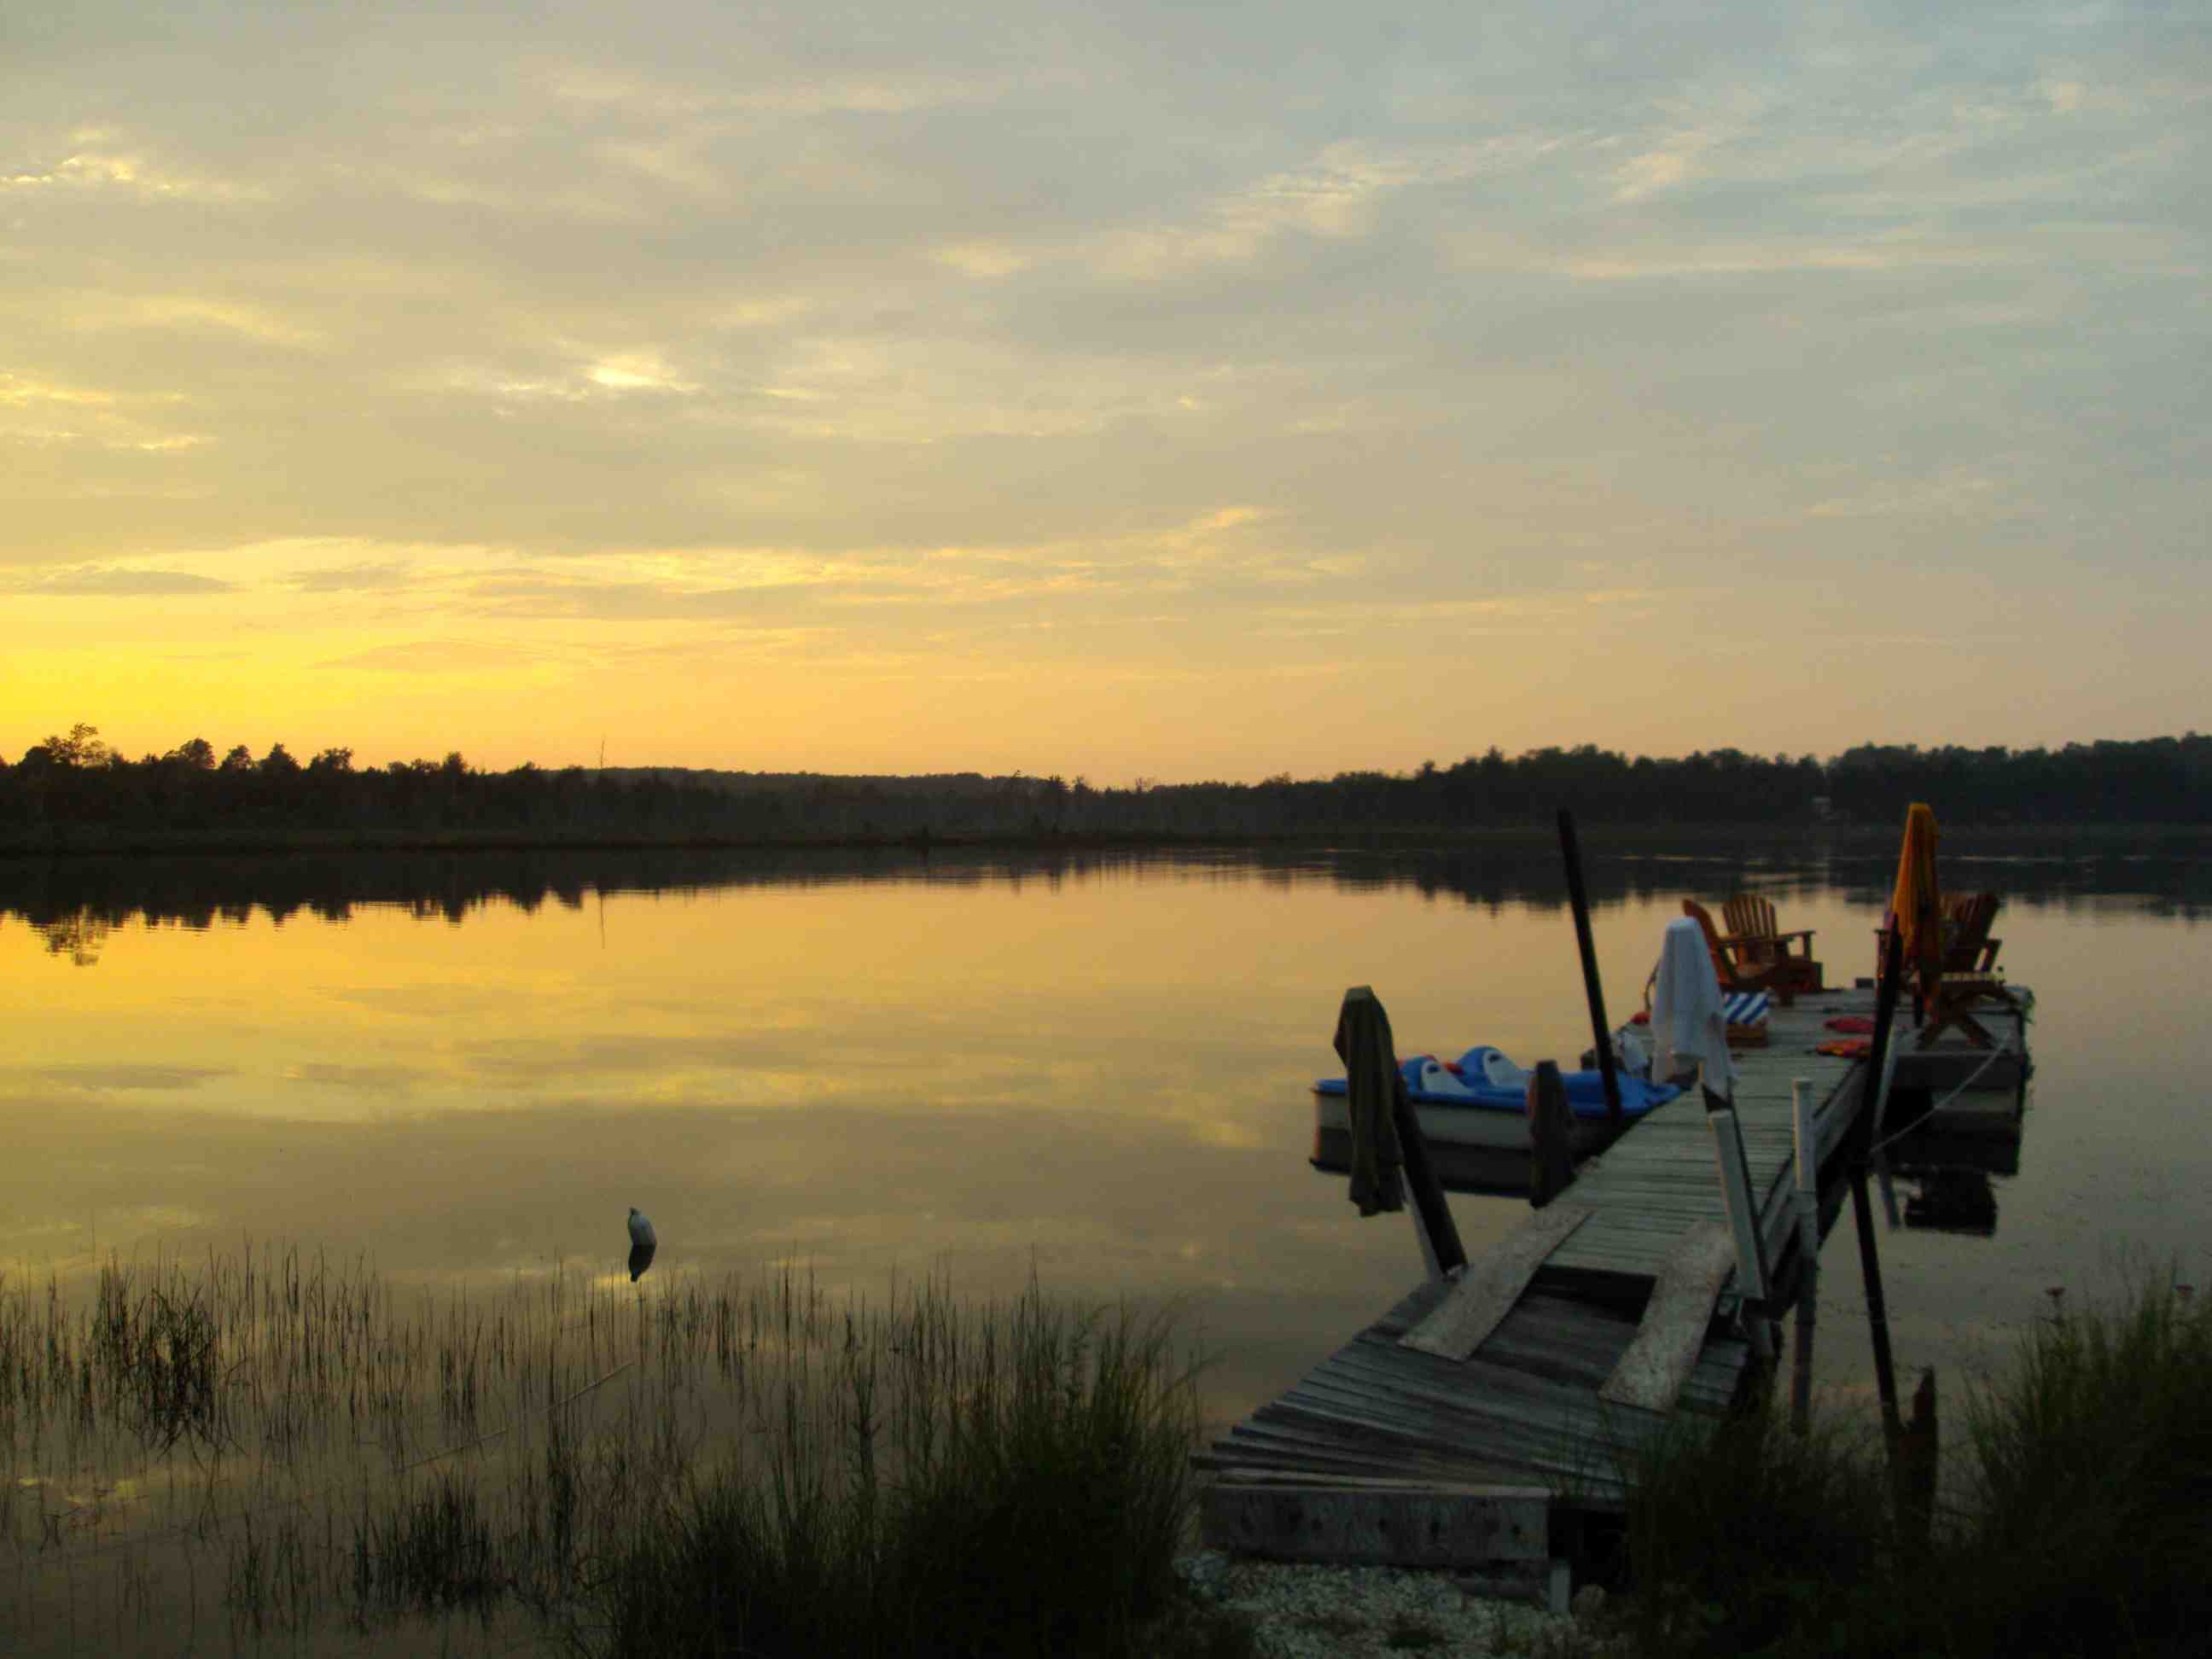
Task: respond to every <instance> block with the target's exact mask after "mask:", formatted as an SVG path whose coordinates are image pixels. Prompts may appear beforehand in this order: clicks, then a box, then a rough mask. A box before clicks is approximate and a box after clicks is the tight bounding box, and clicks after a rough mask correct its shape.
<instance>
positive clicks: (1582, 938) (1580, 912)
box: [1559, 806, 1620, 1133]
mask: <svg viewBox="0 0 2212 1659" xmlns="http://www.w3.org/2000/svg"><path fill="white" fill-rule="evenodd" d="M1559 853H1560V855H1561V856H1562V857H1563V858H1565V860H1566V865H1567V902H1568V903H1570V904H1571V905H1572V906H1573V907H1574V912H1575V943H1576V945H1578V946H1579V947H1580V948H1581V950H1582V953H1583V991H1584V993H1585V994H1587V995H1588V996H1589V1015H1590V1034H1591V1036H1593V1037H1594V1038H1595V1041H1596V1044H1597V1069H1598V1075H1599V1076H1600V1077H1601V1079H1604V1082H1605V1121H1606V1127H1607V1128H1609V1129H1611V1130H1613V1132H1614V1133H1619V1132H1620V1073H1618V1071H1616V1070H1615V1068H1614V1066H1613V1027H1612V1025H1611V1024H1609V1023H1608V1022H1607V1019H1606V1017H1605V987H1603V986H1601V985H1600V984H1599V983H1598V976H1597V945H1596V944H1595V942H1594V941H1593V940H1592V939H1591V938H1590V921H1589V890H1587V889H1586V888H1584V887H1583V851H1582V845H1581V843H1580V842H1577V840H1576V839H1575V815H1574V814H1573V813H1572V812H1570V811H1567V809H1566V808H1565V807H1564V806H1562V807H1561V808H1560V809H1559Z"/></svg>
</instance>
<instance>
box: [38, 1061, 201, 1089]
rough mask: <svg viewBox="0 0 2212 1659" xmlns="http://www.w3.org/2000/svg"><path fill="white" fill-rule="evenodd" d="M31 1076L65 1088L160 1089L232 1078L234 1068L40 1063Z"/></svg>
mask: <svg viewBox="0 0 2212 1659" xmlns="http://www.w3.org/2000/svg"><path fill="white" fill-rule="evenodd" d="M32 1075H33V1076H34V1077H39V1078H43V1079H46V1081H47V1082H49V1083H54V1084H58V1085H61V1086H63V1087H64V1088H67V1089H82V1090H103V1089H114V1090H143V1091H155V1092H161V1091H172V1090H179V1089H197V1088H198V1087H199V1086H200V1085H202V1084H204V1083H206V1082H209V1081H210V1080H211V1079H216V1078H225V1077H234V1076H236V1075H237V1071H236V1068H235V1067H233V1066H131V1065H112V1066H90V1065H88V1066H40V1067H38V1068H36V1069H35V1070H34V1071H33V1073H32Z"/></svg>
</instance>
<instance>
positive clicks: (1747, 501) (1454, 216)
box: [0, 0, 2212, 782]
mask: <svg viewBox="0 0 2212 1659" xmlns="http://www.w3.org/2000/svg"><path fill="white" fill-rule="evenodd" d="M524 10H525V9H523V8H516V7H511V6H507V5H504V4H502V5H498V6H486V7H482V8H480V9H467V8H465V7H460V6H441V7H436V8H419V9H404V10H399V9H394V10H389V11H380V10H378V9H374V8H370V7H366V6H363V7H348V8H331V7H321V6H310V5H302V4H299V3H297V0H285V3H282V4H277V3H271V4H268V5H263V6H252V5H245V4H235V3H222V0H216V3H209V4H204V5H197V6H191V7H185V6H157V5H154V4H151V3H143V0H142V3H137V4H132V5H111V4H106V3H102V0H66V3H52V0H11V3H9V5H8V6H7V8H6V9H5V12H4V15H0V616H4V618H5V622H4V627H5V635H6V641H7V644H6V648H5V651H4V653H0V753H4V755H5V757H7V758H8V759H9V760H13V759H15V758H16V757H19V756H20V754H21V751H22V750H23V749H24V748H25V747H27V746H28V745H29V744H33V743H35V742H37V741H38V740H40V738H43V737H45V736H46V734H47V733H48V732H54V731H65V730H66V729H67V728H68V726H70V723H71V722H73V721H76V720H89V721H92V722H94V723H95V724H97V725H98V726H100V728H101V731H102V733H103V735H104V736H105V737H106V738H108V739H109V740H110V741H111V742H112V743H113V744H115V745H116V746H117V747H118V748H119V749H121V750H124V751H125V752H126V753H128V754H130V755H131V756H134V757H135V756H137V755H138V754H141V753H143V752H145V751H148V750H165V749H168V748H171V747H173V746H175V745H176V744H179V743H181V742H183V741H184V740H185V739H186V738H191V737H193V736H196V735H197V736H204V737H206V738H209V739H210V741H211V742H212V743H214V744H215V745H216V749H217V750H218V751H220V750H223V749H227V748H228V746H229V745H231V744H234V743H241V742H242V743H245V744H248V745H249V746H250V747H251V748H252V750H254V751H255V752H256V753H258V752H260V751H261V750H264V749H265V748H266V747H267V746H268V745H269V744H270V743H271V742H273V741H276V740H278V739H282V740H283V741H284V742H285V743H286V744H288V745H289V747H290V748H291V749H292V750H293V751H294V752H295V754H300V755H302V756H304V755H307V754H312V753H313V751H315V750H319V749H320V748H322V747H324V746H325V745H329V744H346V745H349V746H351V747H352V748H354V750H356V756H357V757H358V758H359V759H360V760H361V761H363V762H368V763H381V762H383V761H386V760H389V759H392V758H395V757H397V758H405V757H412V756H415V755H422V754H428V755H432V756H436V755H441V754H443V753H444V752H445V751H446V750H449V749H453V748H459V749H460V750H464V751H465V753H466V754H467V756H468V757H469V758H470V759H471V761H472V762H475V763H478V764H481V765H486V766H499V767H504V766H509V765H513V764H515V763H520V762H522V761H525V760H534V761H537V762H538V763H541V764H545V765H550V766H559V765H565V764H569V763H584V764H587V765H588V764H592V763H595V762H596V760H597V758H598V756H599V748H600V744H601V743H602V741H604V743H605V750H606V757H607V760H608V761H609V763H612V764H623V765H646V764H667V765H695V766H716V767H733V768H743V769H778V770H781V769H811V770H819V771H834V772H851V771H872V772H881V771H896V772H918V771H938V770H955V769H981V770H986V771H1009V770H1012V769H1017V768H1020V769H1027V770H1030V771H1031V772H1036V773H1044V772H1060V773H1063V774H1066V775H1075V774H1078V773H1082V774H1087V775H1090V776H1091V778H1092V779H1093V780H1094V781H1101V782H1125V781H1128V780H1129V779H1131V778H1132V777H1134V776H1136V775H1148V776H1152V777H1156V778H1160V779H1163V780H1166V781H1180V780H1183V779H1190V778H1199V777H1208V776H1216V777H1229V778H1257V777H1260V776H1263V775H1268V774H1272V773H1276V772H1281V771H1289V772H1291V773H1294V774H1296V775H1300V776H1306V775H1326V774H1328V773H1331V772H1334V771H1336V770H1339V769H1346V768H1352V767H1369V766H1380V767H1384V768H1390V769H1398V768H1405V767H1410V766H1413V765H1415V764H1418V763H1419V762H1420V761H1422V760H1424V759H1427V758H1435V759H1437V760H1438V761H1440V762H1443V763H1449V762H1451V761H1454V760H1456V759H1458V758H1459V757H1462V756H1463V755H1466V754H1468V753H1469V752H1473V751H1480V750H1482V749H1484V748H1486V747H1487V746H1488V745H1490V744H1498V745H1499V746H1501V747H1503V748H1504V749H1505V750H1508V751H1509V752H1511V751H1515V750H1520V749H1523V748H1528V747H1533V746H1536V745H1540V744H1577V743H1583V742H1594V743H1598V744H1604V745H1606V746H1608V747H1614V748H1621V749H1626V750H1632V751H1636V752H1644V753H1652V754H1680V753H1685V752H1686V751H1688V750H1692V749H1697V748H1711V747H1717V746H1719V745H1723V744H1734V745H1736V746H1739V747H1742V748H1747V749H1750V750H1757V751H1759V752H1765V753H1771V752H1774V751H1778V750H1787V751H1790V752H1791V753H1797V752H1802V751H1812V752H1814V753H1818V754H1821V755H1827V754H1832V753H1834V752H1836V751H1837V750H1840V749H1841V748H1843V747H1845V746H1847V745H1849V744H1852V743H1855V742H1859V741H1863V740H1878V741H1891V742H1917V743H1922V744H1935V743H1945V742H1961V743H1972V744H2012V745H2026V744H2039V743H2047V744H2058V743H2063V742H2066V741H2068V740H2071V739H2087V738H2097V737H2143V736H2149V735H2154V734H2158V733H2162V732H2180V731H2181V730H2183V729H2184V728H2185V727H2188V726H2203V725H2205V724H2206V723H2207V711H2208V708H2212V698H2208V696H2207V695H2206V688H2207V686H2208V685H2212V674H2208V671H2207V669H2206V666H2205V663H2204V647H2203V643H2202V639H2203V632H2204V629H2205V623H2206V611H2207V601H2208V599H2212V556H2208V547H2207V531H2206V526H2207V523H2208V521H2212V491H2208V488H2207V476H2208V471H2212V466H2208V462H2212V389H2208V388H2212V349H2208V346H2212V284H2208V282H2207V276H2208V270H2207V266H2208V263H2212V238H2208V224H2212V186H2208V185H2207V182H2206V180H2207V179H2208V178H2212V143H2208V137H2212V95H2208V89H2212V21H2208V18H2212V14H2208V13H2207V11H2206V10H2205V9H2203V7H2202V6H2201V5H2191V4H2170V5H2143V6H2127V5H2107V4H2100V3H2095V0H2089V3H2076V4H2069V5H2055V4H2054V5H2033V4H2029V5H2021V4H2016V3H2015V4H2006V5H1976V4H1957V5H1950V6H1947V7H1944V8H1942V9H1940V10H1934V11H1931V9H1929V8H1926V7H1923V6H1918V5H1911V6H1903V5H1899V6H1884V5H1879V4H1876V5H1862V6H1837V7H1831V6H1821V7H1803V8H1792V9H1786V10H1785V9H1778V8H1776V7H1774V6H1772V5H1771V4H1765V3H1759V4H1750V3H1743V4H1733V5H1731V4H1725V3H1723V4H1704V3H1701V4H1698V5H1689V4H1685V3H1681V0H1651V3H1647V4H1644V5H1641V6H1637V7H1623V6H1620V5H1614V4H1607V5H1603V6H1598V5H1590V4H1586V3H1573V0H1571V3H1565V4H1547V5H1543V6H1541V7H1540V6H1536V5H1534V4H1527V5H1521V6H1517V7H1512V8H1504V9H1501V8H1493V7H1484V6H1475V5H1468V4H1465V3H1454V4H1450V5H1437V6H1433V7H1427V8H1419V7H1410V6H1392V5H1382V6H1347V5H1342V4H1330V5H1316V4H1308V3H1299V0H1286V3H1277V4H1272V5H1255V6H1237V5H1231V4H1225V5H1200V4H1192V3H1187V0H1186V3H1176V4H1159V5H1134V4H1107V3H1092V4H1086V5H1080V6H1073V5H1057V4H1045V3H1027V4H1015V3H997V4H993V3H989V0H983V3H972V4H960V3H955V4H949V5H943V6H932V7H917V6H908V5H895V4H890V3H883V4H866V5H848V6H839V5H836V4H823V3H809V4H805V5H791V6H787V7H781V8H778V7H773V6H765V7H744V8H739V7H734V6H723V5H708V4H693V5H685V4H678V3H660V0H649V3H643V4H632V5H626V6H605V5H594V6H591V7H580V8H562V7H557V6H556V7H548V8H543V9H534V10H532V11H530V14H529V15H522V13H523V12H524Z"/></svg>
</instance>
